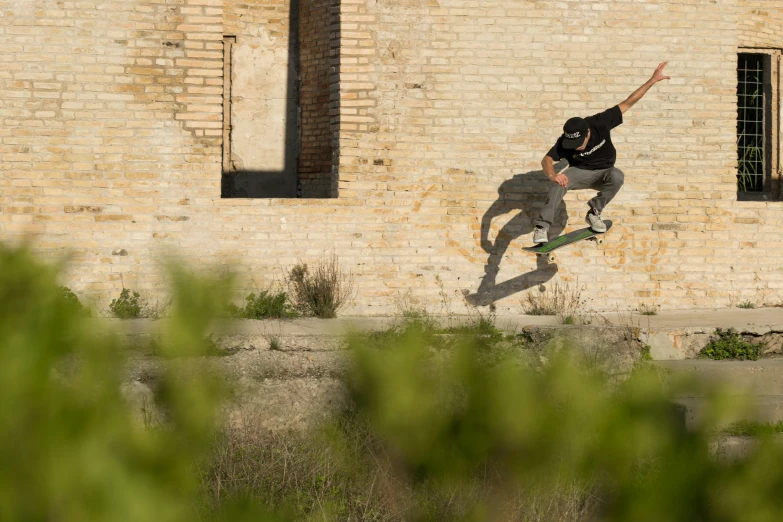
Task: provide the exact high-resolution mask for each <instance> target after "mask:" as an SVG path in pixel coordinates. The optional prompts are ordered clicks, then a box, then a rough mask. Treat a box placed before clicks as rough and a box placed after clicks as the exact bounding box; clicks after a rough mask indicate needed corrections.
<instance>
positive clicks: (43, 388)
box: [0, 246, 260, 522]
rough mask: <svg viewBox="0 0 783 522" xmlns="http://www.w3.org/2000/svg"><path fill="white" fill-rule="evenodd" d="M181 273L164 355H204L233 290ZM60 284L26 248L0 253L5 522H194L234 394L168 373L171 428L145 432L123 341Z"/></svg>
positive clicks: (1, 512)
mask: <svg viewBox="0 0 783 522" xmlns="http://www.w3.org/2000/svg"><path fill="white" fill-rule="evenodd" d="M170 273H171V276H172V285H173V287H174V290H175V294H176V295H177V299H176V304H175V307H174V313H173V317H172V320H171V321H170V322H169V323H167V325H166V329H167V332H166V339H167V341H168V342H167V343H166V345H165V346H164V347H162V349H163V350H166V351H168V352H170V353H173V354H177V353H179V354H181V353H190V354H198V353H199V352H200V351H201V350H202V349H203V348H204V338H205V336H204V333H205V328H207V327H208V325H209V324H210V320H211V317H213V316H214V312H215V310H214V303H215V301H214V300H213V297H214V296H215V295H216V294H217V293H219V292H222V291H224V289H223V288H221V286H220V285H218V284H216V283H215V282H210V281H206V280H200V279H197V278H194V277H192V276H190V275H188V274H187V273H185V272H184V271H182V270H179V269H176V268H174V267H172V268H171V270H170ZM56 276H57V274H56V273H55V270H54V269H52V268H49V267H46V266H43V265H41V264H40V263H39V262H37V261H36V260H35V257H34V256H33V255H32V254H31V253H30V252H29V251H28V250H27V249H26V248H20V249H14V248H9V247H5V246H0V338H2V339H3V342H2V343H0V462H2V465H0V520H8V521H12V520H13V521H52V520H58V521H63V522H90V521H96V522H98V521H100V522H106V521H112V522H122V521H128V522H131V521H133V522H137V521H140V520H155V521H161V522H168V521H172V522H173V521H191V520H193V519H194V517H195V516H196V511H195V509H194V506H195V505H197V504H199V503H200V502H201V497H202V489H201V484H200V480H199V477H198V473H197V468H198V466H200V465H201V464H202V461H203V458H204V457H205V456H206V455H207V450H208V447H209V444H210V441H211V440H212V436H213V430H214V426H215V414H216V412H217V409H216V407H217V405H218V401H220V399H221V397H222V396H223V393H222V390H223V386H222V385H221V384H220V381H219V379H217V378H216V376H213V375H208V374H205V373H203V372H199V373H197V374H194V375H191V376H183V375H177V376H176V377H175V376H174V374H173V373H171V372H168V371H167V372H166V373H165V374H164V376H163V377H162V379H161V382H160V385H159V389H158V393H157V394H156V401H157V402H158V406H159V407H160V408H161V409H162V410H164V411H165V412H166V421H165V428H159V429H150V428H149V427H148V426H145V425H144V424H142V423H139V422H137V421H135V420H134V417H133V415H132V412H131V411H130V410H131V408H130V406H129V405H127V403H126V401H125V400H123V397H122V395H121V383H122V382H123V375H122V371H123V363H124V361H123V359H122V356H121V354H122V353H123V350H122V347H121V345H120V342H119V339H118V337H117V336H116V335H112V334H111V332H100V331H96V330H97V329H100V324H99V323H97V322H96V321H94V320H90V319H88V318H86V317H85V316H84V314H81V313H79V312H78V311H77V310H76V309H75V307H74V306H73V304H72V303H69V302H68V301H67V300H64V299H62V296H61V290H60V289H59V288H58V286H57V284H56ZM231 509H232V507H231V506H226V507H225V509H224V511H225V513H227V512H228V511H229V510H231ZM247 512H248V513H250V511H249V510H247ZM235 514H236V513H232V517H231V518H225V516H224V512H223V511H218V512H215V513H214V517H215V520H239V518H236V517H233V515H235ZM254 520H260V518H254Z"/></svg>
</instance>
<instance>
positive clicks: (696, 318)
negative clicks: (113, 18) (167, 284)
mask: <svg viewBox="0 0 783 522" xmlns="http://www.w3.org/2000/svg"><path fill="white" fill-rule="evenodd" d="M477 317H478V316H475V315H474V316H457V315H454V316H447V317H439V318H438V320H439V321H440V322H441V323H442V324H443V325H444V326H457V325H460V324H466V323H470V322H471V321H475V320H476V319H477ZM588 319H589V320H590V322H591V324H589V325H587V326H581V327H575V326H564V325H562V324H560V322H559V320H558V318H557V317H554V316H530V315H514V316H511V315H499V316H497V317H496V319H495V324H496V325H497V327H498V328H500V329H502V330H505V331H508V332H510V333H521V332H524V331H526V330H528V331H529V330H530V329H535V328H545V329H549V328H562V329H565V330H568V329H570V328H590V329H596V330H600V329H611V328H622V329H625V330H628V331H631V332H633V335H634V336H635V337H636V340H638V341H639V342H640V343H641V344H642V345H645V344H646V345H649V346H650V348H651V355H652V357H653V359H656V360H681V359H690V358H693V357H695V356H696V354H697V353H698V352H699V350H701V348H703V347H704V346H705V345H706V344H707V343H708V342H709V339H710V336H712V335H713V334H714V333H715V329H716V328H734V329H736V330H737V331H738V332H740V333H741V334H744V335H745V336H747V337H748V338H753V339H754V340H755V341H756V342H761V343H762V344H763V345H764V353H765V354H767V355H770V354H783V308H761V309H756V310H743V309H739V308H736V309H723V310H680V311H666V312H661V313H659V314H658V315H654V316H642V315H638V314H631V313H624V314H623V313H607V314H593V315H591V316H589V317H588ZM100 321H102V322H105V324H106V325H107V326H109V327H111V328H112V329H114V330H117V331H120V332H123V333H124V334H125V335H128V336H140V335H141V336H143V335H153V336H154V335H157V334H159V333H160V332H161V331H162V330H163V327H164V325H165V321H166V320H165V319H162V320H158V321H155V320H149V319H135V320H124V321H123V320H118V319H101V320H100ZM401 321H402V319H401V318H399V317H341V318H337V319H312V318H307V319H293V320H263V321H254V320H223V321H220V322H218V323H216V324H215V325H214V326H213V328H212V330H213V331H214V332H216V333H219V334H220V335H223V336H227V337H234V338H235V339H236V342H237V343H238V344H240V345H241V344H242V343H245V344H248V343H250V345H254V344H256V345H258V346H262V345H268V341H264V339H267V340H268V339H270V338H271V337H276V338H278V339H280V340H281V341H283V343H282V344H283V346H284V349H293V350H301V349H304V350H316V349H321V350H324V349H327V350H328V349H335V348H336V347H337V346H338V345H339V343H337V342H336V339H332V340H331V341H326V338H330V337H331V338H335V337H339V336H342V335H345V334H348V333H350V332H367V331H373V330H383V329H386V328H389V327H390V326H392V325H394V324H400V323H401ZM613 337H614V336H613V335H612V334H608V333H607V338H608V339H611V338H613ZM243 339H244V340H243ZM253 339H255V341H253ZM317 339H320V345H321V347H320V348H316V346H315V344H316V340H317ZM608 342H611V341H608Z"/></svg>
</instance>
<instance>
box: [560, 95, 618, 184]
mask: <svg viewBox="0 0 783 522" xmlns="http://www.w3.org/2000/svg"><path fill="white" fill-rule="evenodd" d="M585 121H587V125H588V126H589V127H590V139H589V140H588V142H587V147H585V150H582V151H578V150H576V149H566V148H564V147H563V137H562V136H561V137H560V139H558V140H557V143H556V144H555V146H554V147H552V149H551V150H550V151H549V152H548V153H547V156H549V157H550V158H552V159H553V160H554V161H559V160H561V159H565V160H567V161H568V165H569V166H571V167H577V168H580V169H585V170H603V169H610V168H612V167H614V162H615V161H616V160H617V151H616V150H615V148H614V145H613V144H612V137H611V132H610V131H611V130H612V129H614V128H615V127H617V126H618V125H620V124H622V123H623V111H621V110H620V107H619V106H617V105H615V106H614V107H612V108H611V109H607V110H605V111H604V112H600V113H598V114H595V115H593V116H588V117H587V118H585Z"/></svg>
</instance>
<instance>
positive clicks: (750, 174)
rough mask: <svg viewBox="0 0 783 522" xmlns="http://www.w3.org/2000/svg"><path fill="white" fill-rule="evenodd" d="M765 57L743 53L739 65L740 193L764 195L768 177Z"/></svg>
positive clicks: (738, 174) (738, 151)
mask: <svg viewBox="0 0 783 522" xmlns="http://www.w3.org/2000/svg"><path fill="white" fill-rule="evenodd" d="M766 58H767V57H766V56H765V55H763V54H740V55H739V62H738V65H737V155H738V158H737V159H738V164H737V190H738V191H739V192H763V191H764V184H765V178H766V175H765V174H766V171H767V170H768V169H767V168H766V149H767V132H766V125H765V123H767V120H768V118H767V117H766V114H765V112H766V105H767V104H766V103H765V102H766V100H765V97H766V96H765V88H764V87H765V85H764V84H765V82H764V79H765V76H766V75H765V72H766V71H765V61H767V60H766Z"/></svg>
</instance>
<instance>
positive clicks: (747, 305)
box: [737, 300, 756, 310]
mask: <svg viewBox="0 0 783 522" xmlns="http://www.w3.org/2000/svg"><path fill="white" fill-rule="evenodd" d="M737 308H745V309H748V310H751V309H753V308H756V303H754V302H753V301H750V300H748V301H742V302H741V303H740V304H738V305H737Z"/></svg>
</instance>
